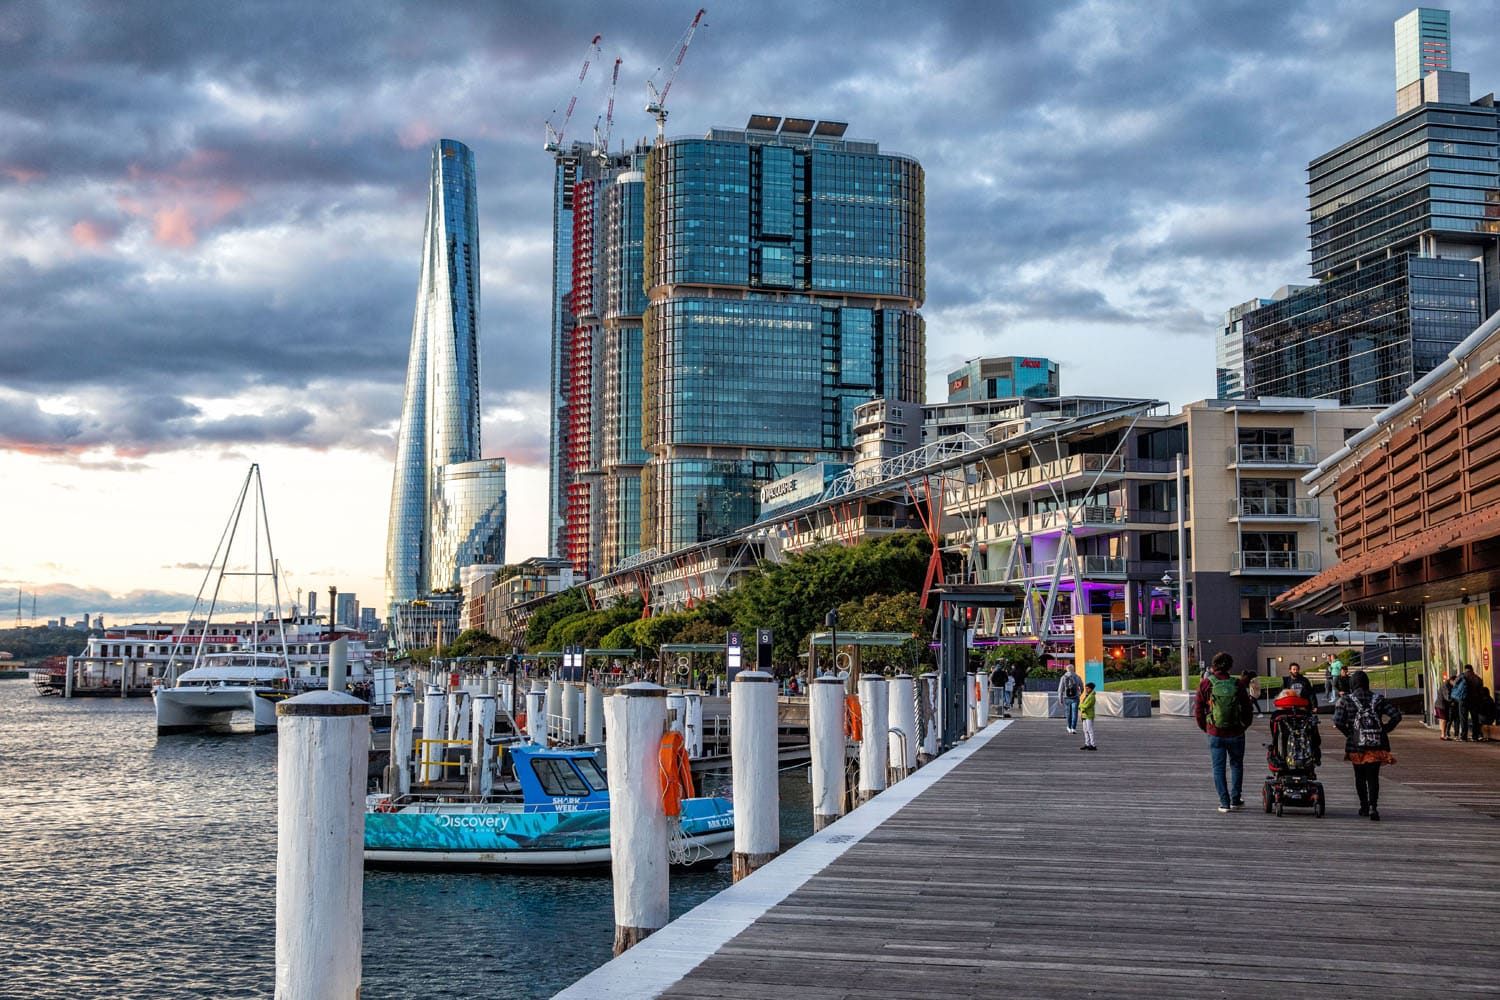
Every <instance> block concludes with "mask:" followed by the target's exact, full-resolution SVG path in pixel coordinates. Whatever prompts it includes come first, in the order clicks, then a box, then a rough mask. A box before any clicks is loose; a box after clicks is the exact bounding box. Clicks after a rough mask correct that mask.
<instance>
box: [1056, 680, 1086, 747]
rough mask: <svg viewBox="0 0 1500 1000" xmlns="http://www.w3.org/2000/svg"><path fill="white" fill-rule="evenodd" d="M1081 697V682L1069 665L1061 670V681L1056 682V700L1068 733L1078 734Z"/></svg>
mask: <svg viewBox="0 0 1500 1000" xmlns="http://www.w3.org/2000/svg"><path fill="white" fill-rule="evenodd" d="M1082 697H1083V681H1081V680H1079V679H1078V675H1077V674H1075V673H1074V672H1073V667H1072V666H1071V665H1069V666H1066V667H1064V668H1063V675H1062V679H1061V680H1059V681H1058V682H1057V699H1058V701H1060V702H1062V709H1063V718H1064V719H1066V720H1067V723H1068V732H1070V733H1076V732H1078V699H1080V698H1082Z"/></svg>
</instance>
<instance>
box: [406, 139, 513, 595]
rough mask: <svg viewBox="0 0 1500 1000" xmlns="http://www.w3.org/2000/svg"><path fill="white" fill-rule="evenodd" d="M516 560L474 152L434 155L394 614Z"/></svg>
mask: <svg viewBox="0 0 1500 1000" xmlns="http://www.w3.org/2000/svg"><path fill="white" fill-rule="evenodd" d="M504 557H505V462H504V460H503V459H492V460H483V461H482V460H480V458H479V214H478V204H477V199H476V197H475V184H474V154H473V152H471V151H470V149H469V147H468V146H465V145H464V144H463V143H461V142H455V141H454V140H452V139H441V140H439V141H438V143H437V145H436V146H434V147H433V150H432V174H431V181H430V187H429V190H428V195H427V224H426V227H425V233H424V237H423V242H422V267H421V277H420V279H419V281H418V285H417V307H416V311H415V314H414V315H413V317H412V325H411V353H410V356H409V357H408V359H407V366H406V394H405V398H404V400H403V403H402V407H401V428H400V431H399V432H398V435H397V438H396V468H395V473H394V475H393V477H392V481H391V511H390V521H389V527H388V534H387V539H386V573H385V587H386V604H387V608H388V609H389V607H391V606H393V605H394V604H396V603H397V602H399V601H409V600H413V599H415V598H418V597H421V596H423V595H424V594H426V593H429V592H431V591H434V590H449V589H452V588H454V587H457V586H458V571H459V569H461V568H462V567H463V566H465V565H470V564H473V563H484V562H501V561H503V560H504Z"/></svg>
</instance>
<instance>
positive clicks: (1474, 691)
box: [1453, 663, 1492, 743]
mask: <svg viewBox="0 0 1500 1000" xmlns="http://www.w3.org/2000/svg"><path fill="white" fill-rule="evenodd" d="M1460 685H1461V686H1462V687H1463V698H1462V699H1459V698H1458V689H1459V686H1460ZM1453 691H1454V700H1456V701H1459V700H1461V702H1462V704H1463V713H1464V727H1465V728H1466V729H1468V731H1469V739H1471V740H1473V741H1474V742H1475V743H1484V742H1487V741H1486V739H1485V735H1484V727H1485V724H1486V723H1487V722H1489V716H1490V710H1491V707H1492V706H1491V703H1490V691H1489V688H1487V687H1485V686H1484V678H1483V677H1480V676H1479V675H1478V674H1477V673H1475V672H1474V666H1473V664H1468V663H1466V664H1464V673H1463V677H1462V678H1460V679H1459V682H1458V684H1457V685H1454V688H1453ZM1462 738H1463V737H1462V736H1460V737H1459V739H1462Z"/></svg>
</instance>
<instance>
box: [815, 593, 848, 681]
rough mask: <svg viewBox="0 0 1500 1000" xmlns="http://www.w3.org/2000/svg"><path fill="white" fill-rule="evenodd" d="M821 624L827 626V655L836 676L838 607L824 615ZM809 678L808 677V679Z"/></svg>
mask: <svg viewBox="0 0 1500 1000" xmlns="http://www.w3.org/2000/svg"><path fill="white" fill-rule="evenodd" d="M823 624H824V625H826V626H827V627H828V656H829V658H830V659H831V660H832V661H833V676H835V677H837V676H838V672H839V609H838V608H834V609H832V610H830V611H829V612H828V614H826V615H824V616H823ZM811 679H812V678H808V680H809V681H810V680H811ZM846 686H847V685H846Z"/></svg>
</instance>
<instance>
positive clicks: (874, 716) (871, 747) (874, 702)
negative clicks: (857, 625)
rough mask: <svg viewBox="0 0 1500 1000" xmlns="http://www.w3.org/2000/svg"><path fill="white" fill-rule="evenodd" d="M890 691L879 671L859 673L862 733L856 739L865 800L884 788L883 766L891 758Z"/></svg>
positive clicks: (860, 781)
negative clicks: (888, 730)
mask: <svg viewBox="0 0 1500 1000" xmlns="http://www.w3.org/2000/svg"><path fill="white" fill-rule="evenodd" d="M889 699H890V692H889V691H888V690H887V689H886V681H885V678H884V677H882V676H881V675H880V674H861V675H860V678H859V714H860V716H861V718H862V720H863V727H864V728H863V733H862V736H861V739H860V743H859V801H861V802H868V801H869V800H871V799H873V798H874V797H875V796H876V795H878V794H880V793H881V792H883V791H885V769H886V765H887V764H888V763H889V762H890V761H889V758H890V751H889V750H887V749H886V748H887V746H888V744H889V742H890V734H889V733H888V732H887V731H886V730H887V728H888V727H889V725H890V722H889V719H890V701H889Z"/></svg>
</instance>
